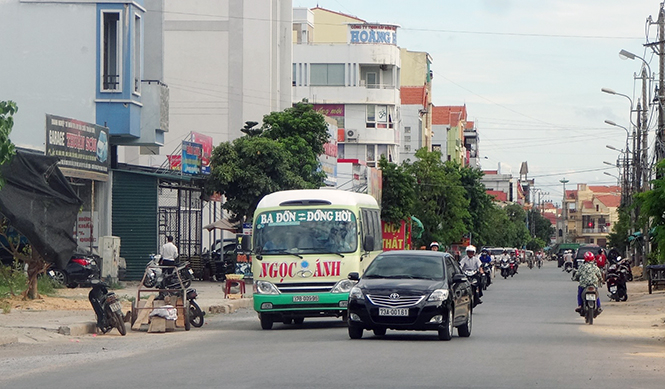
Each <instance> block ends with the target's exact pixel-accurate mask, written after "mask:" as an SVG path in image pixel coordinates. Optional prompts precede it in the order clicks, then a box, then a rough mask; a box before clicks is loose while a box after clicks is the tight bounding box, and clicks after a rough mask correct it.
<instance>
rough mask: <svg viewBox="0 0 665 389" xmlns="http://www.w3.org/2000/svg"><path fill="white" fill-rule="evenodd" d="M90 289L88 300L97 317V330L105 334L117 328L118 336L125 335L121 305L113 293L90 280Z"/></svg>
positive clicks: (97, 281) (100, 283)
mask: <svg viewBox="0 0 665 389" xmlns="http://www.w3.org/2000/svg"><path fill="white" fill-rule="evenodd" d="M90 284H91V285H92V289H91V290H90V293H88V300H90V304H92V308H93V309H94V310H95V315H97V328H99V329H100V330H101V331H102V333H104V334H105V333H107V332H109V331H110V330H112V329H113V328H117V329H118V332H120V335H122V336H125V335H126V334H127V328H126V327H125V320H124V317H123V315H122V305H120V302H119V301H118V298H117V296H116V295H115V293H114V292H109V290H108V287H107V285H106V284H105V283H104V282H102V281H100V280H91V281H90Z"/></svg>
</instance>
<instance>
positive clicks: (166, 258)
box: [162, 235, 178, 266]
mask: <svg viewBox="0 0 665 389" xmlns="http://www.w3.org/2000/svg"><path fill="white" fill-rule="evenodd" d="M176 258H178V248H177V247H176V245H175V244H174V243H173V236H172V235H169V236H167V237H166V243H165V244H164V246H162V265H163V266H175V260H176Z"/></svg>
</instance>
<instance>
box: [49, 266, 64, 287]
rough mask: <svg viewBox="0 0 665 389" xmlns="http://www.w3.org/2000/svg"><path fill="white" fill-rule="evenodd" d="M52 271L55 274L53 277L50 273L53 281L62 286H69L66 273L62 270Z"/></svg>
mask: <svg viewBox="0 0 665 389" xmlns="http://www.w3.org/2000/svg"><path fill="white" fill-rule="evenodd" d="M51 271H52V272H53V274H52V275H51V273H50V272H49V276H50V277H51V279H53V281H55V282H57V283H58V284H60V285H62V286H65V285H67V274H65V272H64V271H62V270H60V269H52V270H51Z"/></svg>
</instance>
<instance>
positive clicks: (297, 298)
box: [293, 296, 319, 303]
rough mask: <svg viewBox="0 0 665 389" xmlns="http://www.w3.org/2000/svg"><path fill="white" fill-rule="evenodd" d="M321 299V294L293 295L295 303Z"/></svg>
mask: <svg viewBox="0 0 665 389" xmlns="http://www.w3.org/2000/svg"><path fill="white" fill-rule="evenodd" d="M314 301H319V296H293V302H294V303H307V302H314Z"/></svg>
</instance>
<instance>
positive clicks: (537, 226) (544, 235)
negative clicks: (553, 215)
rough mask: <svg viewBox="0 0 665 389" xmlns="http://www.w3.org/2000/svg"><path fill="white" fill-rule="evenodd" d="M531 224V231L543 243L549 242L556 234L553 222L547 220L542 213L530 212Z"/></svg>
mask: <svg viewBox="0 0 665 389" xmlns="http://www.w3.org/2000/svg"><path fill="white" fill-rule="evenodd" d="M528 215H529V222H530V223H531V224H532V225H531V231H533V232H534V235H535V237H537V238H538V239H540V240H541V241H542V242H549V241H550V237H551V236H552V235H553V234H554V233H555V230H556V229H555V228H554V226H552V222H551V221H550V220H549V219H547V218H545V217H544V216H543V215H542V214H541V213H540V211H538V210H536V209H532V210H530V211H529V212H528Z"/></svg>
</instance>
